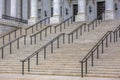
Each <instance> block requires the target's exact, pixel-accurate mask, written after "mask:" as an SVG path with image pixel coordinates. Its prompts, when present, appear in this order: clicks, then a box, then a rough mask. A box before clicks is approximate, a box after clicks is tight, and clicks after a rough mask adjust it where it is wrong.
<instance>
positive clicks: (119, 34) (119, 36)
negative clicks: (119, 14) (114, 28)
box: [119, 28, 120, 37]
mask: <svg viewBox="0 0 120 80" xmlns="http://www.w3.org/2000/svg"><path fill="white" fill-rule="evenodd" d="M119 37H120V28H119Z"/></svg>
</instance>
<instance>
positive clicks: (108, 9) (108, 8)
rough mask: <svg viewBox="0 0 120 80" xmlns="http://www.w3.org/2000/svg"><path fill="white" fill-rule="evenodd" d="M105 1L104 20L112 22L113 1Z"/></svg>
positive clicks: (113, 16)
mask: <svg viewBox="0 0 120 80" xmlns="http://www.w3.org/2000/svg"><path fill="white" fill-rule="evenodd" d="M105 1H106V2H105V20H113V19H114V18H115V12H114V11H115V10H114V0H105Z"/></svg>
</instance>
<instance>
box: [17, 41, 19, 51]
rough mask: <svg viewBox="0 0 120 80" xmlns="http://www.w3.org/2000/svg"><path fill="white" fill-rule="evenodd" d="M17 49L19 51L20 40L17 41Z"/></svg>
mask: <svg viewBox="0 0 120 80" xmlns="http://www.w3.org/2000/svg"><path fill="white" fill-rule="evenodd" d="M17 49H19V39H18V40H17Z"/></svg>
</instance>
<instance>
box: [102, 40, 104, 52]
mask: <svg viewBox="0 0 120 80" xmlns="http://www.w3.org/2000/svg"><path fill="white" fill-rule="evenodd" d="M102 53H104V43H103V40H102Z"/></svg>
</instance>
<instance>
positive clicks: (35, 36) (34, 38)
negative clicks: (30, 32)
mask: <svg viewBox="0 0 120 80" xmlns="http://www.w3.org/2000/svg"><path fill="white" fill-rule="evenodd" d="M34 44H36V35H35V36H34Z"/></svg>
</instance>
